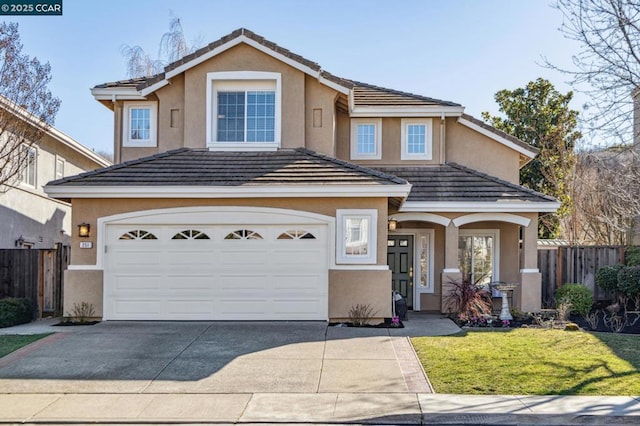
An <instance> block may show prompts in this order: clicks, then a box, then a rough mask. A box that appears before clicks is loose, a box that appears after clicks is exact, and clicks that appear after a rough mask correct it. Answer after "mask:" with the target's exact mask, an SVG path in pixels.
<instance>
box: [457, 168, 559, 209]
mask: <svg viewBox="0 0 640 426" xmlns="http://www.w3.org/2000/svg"><path fill="white" fill-rule="evenodd" d="M445 164H447V165H449V166H451V167H453V168H455V169H458V170H462V171H464V172H467V173H471V174H473V175H476V176H480V177H482V178H485V179H489V180H492V181H494V182H497V183H499V184H502V185H506V186H509V187H511V188H514V189H519V190H521V191H524V192H528V193H530V194H532V195H536V196H538V197H542V198H546V199H548V200H550V201H558V200H557V199H556V198H555V197H552V196H550V195H546V194H543V193H542V192H538V191H535V190H533V189H531V188H527V187H526V186H524V185H519V184H515V183H512V182H509V181H507V180H504V179H500V178H498V177H495V176H491V175H489V174H486V173H482V172H479V171H477V170H474V169H470V168H468V167H465V166H462V165H460V164H458V163H454V162H447V163H445Z"/></svg>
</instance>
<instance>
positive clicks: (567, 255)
mask: <svg viewBox="0 0 640 426" xmlns="http://www.w3.org/2000/svg"><path fill="white" fill-rule="evenodd" d="M624 255H625V248H624V247H623V246H566V247H554V248H543V249H539V250H538V269H539V270H540V273H541V274H542V306H543V307H552V306H553V305H554V300H553V297H554V293H555V291H556V289H557V288H558V287H559V286H560V285H562V284H565V283H581V284H584V285H586V286H587V287H589V288H590V289H591V291H593V298H594V300H606V299H610V298H611V295H610V294H606V293H605V292H604V291H602V289H600V287H598V286H597V285H596V283H595V276H596V272H598V269H600V268H601V267H603V266H607V265H615V264H616V263H624Z"/></svg>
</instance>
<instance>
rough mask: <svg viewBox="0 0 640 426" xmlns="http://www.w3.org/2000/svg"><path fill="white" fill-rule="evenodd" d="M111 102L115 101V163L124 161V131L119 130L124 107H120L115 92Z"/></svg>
mask: <svg viewBox="0 0 640 426" xmlns="http://www.w3.org/2000/svg"><path fill="white" fill-rule="evenodd" d="M111 102H112V103H113V163H114V164H118V163H121V162H122V152H121V146H122V140H121V138H122V132H121V131H120V132H119V131H118V129H120V123H121V122H122V108H119V107H118V102H117V99H116V94H115V93H114V94H113V95H111Z"/></svg>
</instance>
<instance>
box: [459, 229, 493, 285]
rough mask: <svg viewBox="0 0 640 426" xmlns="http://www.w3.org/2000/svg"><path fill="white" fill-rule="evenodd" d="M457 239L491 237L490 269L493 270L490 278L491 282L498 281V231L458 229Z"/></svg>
mask: <svg viewBox="0 0 640 426" xmlns="http://www.w3.org/2000/svg"><path fill="white" fill-rule="evenodd" d="M458 237H493V256H492V259H491V260H492V265H491V269H492V270H493V276H492V277H491V281H492V282H494V281H500V230H499V229H460V230H459V231H458ZM458 244H459V243H458ZM458 265H460V259H458ZM460 271H462V270H460Z"/></svg>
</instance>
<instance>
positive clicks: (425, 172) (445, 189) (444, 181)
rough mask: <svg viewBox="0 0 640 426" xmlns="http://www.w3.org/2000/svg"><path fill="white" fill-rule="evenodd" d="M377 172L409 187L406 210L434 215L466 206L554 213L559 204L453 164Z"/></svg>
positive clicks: (387, 168)
mask: <svg viewBox="0 0 640 426" xmlns="http://www.w3.org/2000/svg"><path fill="white" fill-rule="evenodd" d="M377 169H378V170H380V171H382V172H384V173H388V174H392V175H394V176H398V177H401V178H403V179H406V180H407V181H409V182H410V183H411V185H412V188H411V193H410V194H409V197H407V200H406V203H405V206H410V205H412V204H413V205H416V206H418V205H419V206H421V207H425V206H428V207H429V208H431V209H432V211H434V209H437V208H439V207H442V211H446V210H447V209H449V210H450V211H455V210H451V209H452V208H456V209H457V208H460V209H464V208H465V206H470V205H473V206H476V207H478V206H482V205H485V206H489V207H486V208H487V209H489V210H491V209H493V207H490V206H492V205H496V207H497V206H498V205H499V206H500V207H499V208H498V209H505V208H507V209H508V208H509V207H507V206H511V208H513V209H514V211H555V209H557V207H558V206H559V203H558V201H557V200H556V199H555V198H553V197H549V196H547V195H544V194H541V193H539V192H536V191H533V190H531V189H529V188H525V187H524V186H520V185H516V184H513V183H510V182H507V181H505V180H502V179H498V178H496V177H493V176H489V175H487V174H484V173H480V172H478V171H476V170H472V169H469V168H467V167H463V166H461V165H459V164H455V163H447V164H444V165H440V166H423V167H378V168H377Z"/></svg>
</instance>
